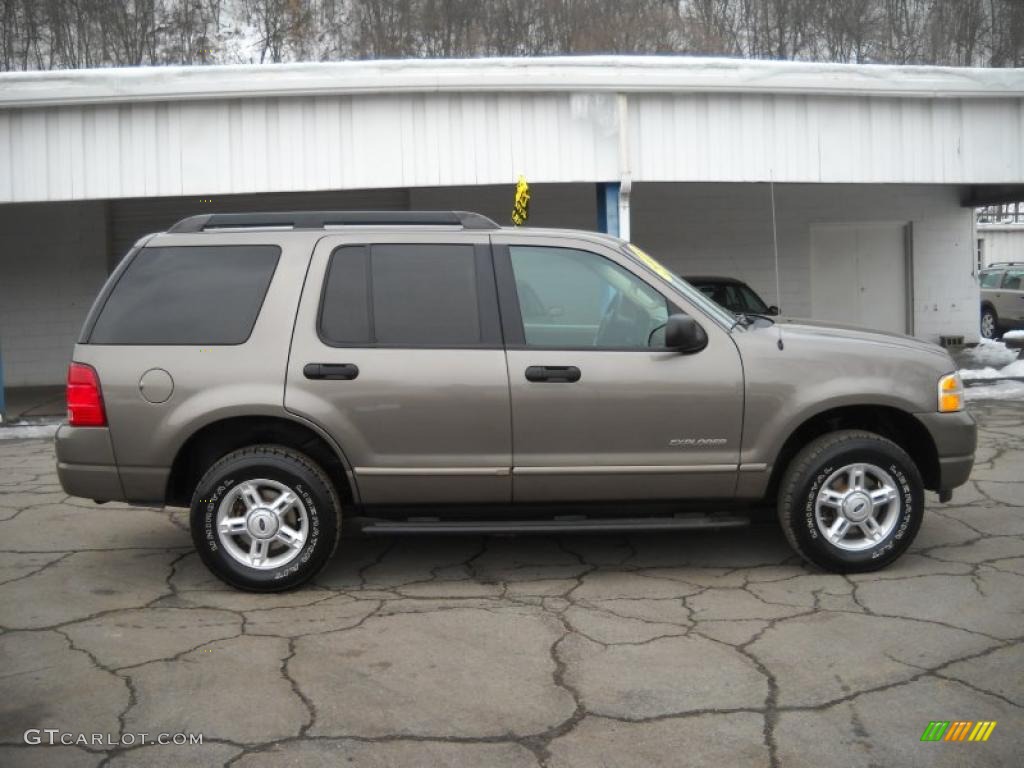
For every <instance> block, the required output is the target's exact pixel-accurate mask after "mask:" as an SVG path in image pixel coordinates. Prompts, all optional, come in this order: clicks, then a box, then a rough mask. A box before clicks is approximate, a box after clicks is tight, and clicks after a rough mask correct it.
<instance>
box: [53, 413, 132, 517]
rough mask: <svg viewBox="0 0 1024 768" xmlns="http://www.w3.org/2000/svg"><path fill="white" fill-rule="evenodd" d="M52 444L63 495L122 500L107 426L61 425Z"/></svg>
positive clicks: (122, 493)
mask: <svg viewBox="0 0 1024 768" xmlns="http://www.w3.org/2000/svg"><path fill="white" fill-rule="evenodd" d="M54 446H55V449H56V452H57V477H59V478H60V484H61V487H62V488H63V489H64V492H65V493H66V494H68V495H69V496H81V497H82V498H85V499H95V500H96V501H123V500H124V499H125V493H124V488H123V487H122V486H121V477H120V475H119V474H118V471H117V464H116V462H115V461H114V447H113V444H112V443H111V441H110V430H109V429H107V428H106V427H69V426H68V425H67V424H62V425H61V427H60V429H58V430H57V436H56V439H55V441H54Z"/></svg>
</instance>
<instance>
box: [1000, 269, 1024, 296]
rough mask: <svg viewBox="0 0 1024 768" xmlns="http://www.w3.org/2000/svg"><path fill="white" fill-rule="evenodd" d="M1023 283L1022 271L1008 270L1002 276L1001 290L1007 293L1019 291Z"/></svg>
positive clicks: (1023, 274) (1023, 271)
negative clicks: (1003, 289)
mask: <svg viewBox="0 0 1024 768" xmlns="http://www.w3.org/2000/svg"><path fill="white" fill-rule="evenodd" d="M1022 282H1024V269H1008V270H1006V273H1005V274H1004V275H1003V288H1005V289H1006V290H1008V291H1019V290H1021V289H1022V286H1021V283H1022Z"/></svg>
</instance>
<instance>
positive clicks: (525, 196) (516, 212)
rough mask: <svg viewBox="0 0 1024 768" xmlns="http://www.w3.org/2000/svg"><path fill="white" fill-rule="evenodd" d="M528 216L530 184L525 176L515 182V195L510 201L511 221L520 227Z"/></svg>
mask: <svg viewBox="0 0 1024 768" xmlns="http://www.w3.org/2000/svg"><path fill="white" fill-rule="evenodd" d="M529 216H530V185H529V184H528V183H527V182H526V177H525V176H520V177H519V180H518V181H517V182H516V197H515V201H514V202H513V203H512V223H513V224H515V225H516V226H517V227H521V226H522V225H523V224H525V223H526V219H527V218H529Z"/></svg>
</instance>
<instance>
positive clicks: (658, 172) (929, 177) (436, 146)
mask: <svg viewBox="0 0 1024 768" xmlns="http://www.w3.org/2000/svg"><path fill="white" fill-rule="evenodd" d="M1022 135H1024V70H1013V69H1004V70H996V69H954V68H943V67H889V66H863V65H840V64H809V63H800V62H766V61H749V60H729V59H700V58H688V57H636V56H625V57H616V56H593V57H552V58H516V59H472V60H458V61H453V60H415V61H373V62H341V63H314V64H283V65H245V66H212V67H146V68H136V69H104V70H75V71H60V72H27V73H5V74H0V202H14V201H29V200H81V199H97V198H120V197H147V196H181V195H193V194H194V195H200V196H201V195H218V194H236V193H249V192H280V191H291V190H328V189H361V188H386V187H421V186H448V185H475V184H499V183H513V182H514V180H515V178H516V176H517V175H518V174H520V173H523V174H526V176H527V177H528V178H529V179H530V180H531V181H533V182H591V181H614V180H618V179H621V178H625V177H629V178H631V179H632V180H633V181H640V182H642V181H768V180H775V181H779V182H830V183H886V184H888V183H925V184H956V185H980V184H990V185H995V184H1019V183H1020V182H1021V181H1022V180H1024V143H1022V142H1021V140H1020V137H1021V136H1022Z"/></svg>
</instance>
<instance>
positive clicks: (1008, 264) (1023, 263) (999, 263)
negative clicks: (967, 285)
mask: <svg viewBox="0 0 1024 768" xmlns="http://www.w3.org/2000/svg"><path fill="white" fill-rule="evenodd" d="M1021 266H1024V261H993V262H992V263H991V264H989V265H988V266H986V267H982V269H992V267H1021Z"/></svg>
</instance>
